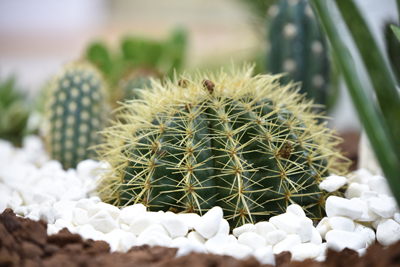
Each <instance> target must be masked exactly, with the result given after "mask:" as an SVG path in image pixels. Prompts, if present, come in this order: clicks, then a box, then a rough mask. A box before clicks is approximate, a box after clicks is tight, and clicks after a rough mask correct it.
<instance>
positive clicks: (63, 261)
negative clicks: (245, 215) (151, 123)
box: [0, 209, 400, 267]
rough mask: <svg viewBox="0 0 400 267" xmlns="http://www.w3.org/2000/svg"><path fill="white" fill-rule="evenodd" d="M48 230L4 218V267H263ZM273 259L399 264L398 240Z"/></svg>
mask: <svg viewBox="0 0 400 267" xmlns="http://www.w3.org/2000/svg"><path fill="white" fill-rule="evenodd" d="M46 227H47V225H46V223H45V222H44V221H38V222H36V221H32V220H30V219H24V218H21V217H17V216H16V215H15V214H14V213H13V211H12V210H11V209H6V210H5V211H4V212H3V213H2V214H0V266H26V267H28V266H29V267H30V266H57V267H58V266H60V267H64V266H65V267H69V266H71V267H72V266H88V267H90V266H96V267H98V266H104V267H108V266H110V267H116V266H154V267H161V266H168V267H172V266H178V267H180V266H193V267H206V266H207V267H217V266H221V267H222V266H226V267H228V266H229V267H231V266H237V267H239V266H241V267H253V266H254V267H256V266H261V265H260V263H259V262H258V261H257V260H256V259H255V258H249V259H248V260H237V259H235V258H233V257H230V256H220V255H211V254H196V253H192V254H190V255H188V256H183V257H179V258H175V253H176V251H177V249H174V248H165V247H157V246H156V247H149V246H147V245H143V246H139V247H133V248H132V249H131V250H129V251H128V252H127V253H118V252H114V253H109V250H110V247H109V245H108V244H107V243H106V242H104V241H93V240H91V239H89V240H86V241H84V240H83V239H82V238H81V236H80V235H78V234H71V233H70V232H69V231H68V230H67V229H63V230H61V231H60V232H59V233H58V234H56V235H51V236H48V235H47V233H46ZM275 258H276V266H282V267H283V266H298V267H303V266H310V267H319V266H326V267H331V266H351V267H361V266H368V267H372V266H385V267H390V266H400V242H398V243H397V244H395V245H392V246H390V247H388V248H383V247H382V246H381V245H379V244H375V245H372V246H370V247H369V248H368V249H367V253H366V255H364V256H363V257H361V258H360V257H359V256H358V253H357V252H355V251H353V250H350V249H345V250H343V251H342V252H335V251H332V250H328V253H327V258H326V261H325V262H316V261H313V260H305V261H303V262H291V261H290V253H289V252H282V253H280V254H279V255H275ZM264 266H269V265H264Z"/></svg>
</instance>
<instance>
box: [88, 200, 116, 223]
mask: <svg viewBox="0 0 400 267" xmlns="http://www.w3.org/2000/svg"><path fill="white" fill-rule="evenodd" d="M100 211H106V212H108V213H109V214H110V215H111V217H112V218H113V219H114V220H116V219H118V217H119V214H120V213H121V210H120V209H119V208H117V207H115V206H113V205H110V204H107V203H104V202H99V203H97V204H95V205H93V206H91V207H90V208H89V209H88V217H89V218H91V217H93V216H94V215H95V214H96V213H97V212H100Z"/></svg>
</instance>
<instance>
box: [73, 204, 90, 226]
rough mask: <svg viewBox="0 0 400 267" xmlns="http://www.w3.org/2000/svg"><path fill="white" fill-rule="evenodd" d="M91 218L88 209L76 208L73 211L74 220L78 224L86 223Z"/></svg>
mask: <svg viewBox="0 0 400 267" xmlns="http://www.w3.org/2000/svg"><path fill="white" fill-rule="evenodd" d="M88 219H89V217H88V212H87V210H84V209H81V208H75V209H74V210H73V211H72V222H73V223H74V224H75V225H76V226H79V225H84V224H85V223H86V221H87V220H88Z"/></svg>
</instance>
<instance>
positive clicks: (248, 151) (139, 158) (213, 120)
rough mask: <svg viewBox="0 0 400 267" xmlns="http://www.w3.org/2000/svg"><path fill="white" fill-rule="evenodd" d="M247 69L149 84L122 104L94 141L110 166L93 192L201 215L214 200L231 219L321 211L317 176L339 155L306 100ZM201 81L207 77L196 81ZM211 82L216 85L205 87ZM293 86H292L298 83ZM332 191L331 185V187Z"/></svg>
mask: <svg viewBox="0 0 400 267" xmlns="http://www.w3.org/2000/svg"><path fill="white" fill-rule="evenodd" d="M279 77H280V76H270V75H258V76H256V77H252V68H248V67H245V68H243V70H239V71H232V73H231V74H228V73H224V72H223V71H221V73H220V74H219V75H218V76H217V77H214V75H210V76H208V77H207V76H206V75H204V76H203V77H196V78H195V79H192V78H191V77H183V78H182V80H180V81H179V82H177V81H175V82H167V83H166V84H165V85H161V84H154V83H153V87H152V90H143V91H141V94H142V95H141V100H133V101H129V102H126V103H125V104H124V106H123V109H122V112H121V118H123V119H124V120H125V121H127V123H126V124H122V123H117V124H116V125H115V126H113V127H111V128H108V129H107V130H105V137H106V138H107V140H108V141H107V142H106V143H105V144H102V145H101V146H100V148H99V154H100V155H102V159H103V160H105V161H107V162H109V163H110V165H111V171H110V173H108V174H107V175H105V176H104V177H103V179H102V182H101V183H100V187H99V195H100V196H101V197H102V199H103V200H104V201H107V202H109V203H112V204H114V205H116V206H126V205H131V204H134V203H143V204H144V205H145V206H147V207H148V208H149V210H154V211H157V210H164V211H167V210H172V211H176V212H197V213H200V214H203V213H204V212H205V211H207V210H209V209H210V208H212V207H213V206H215V205H218V206H221V207H222V208H223V210H224V215H225V217H226V219H228V220H229V222H230V224H231V226H232V227H233V226H237V225H240V224H244V223H247V222H255V221H259V220H266V219H268V218H269V217H270V216H272V215H276V214H279V213H282V212H283V211H285V209H286V207H287V206H288V205H290V204H292V203H298V204H299V205H301V206H302V207H303V208H304V210H305V211H306V213H307V214H308V215H309V216H310V217H312V218H321V217H322V216H323V215H324V201H325V198H326V197H327V196H328V195H329V194H330V193H329V194H328V193H326V192H323V191H321V190H320V189H319V187H318V184H319V183H320V182H321V181H322V180H323V179H324V177H326V176H327V175H328V174H329V173H330V172H332V171H334V172H335V173H337V174H342V173H344V172H345V171H346V163H345V164H339V163H338V161H337V160H338V159H339V158H343V157H342V156H341V155H340V154H339V153H338V152H336V151H335V149H334V147H335V145H336V144H337V143H338V140H337V138H336V137H335V136H334V135H333V131H332V130H329V129H328V128H326V127H325V125H323V124H318V122H317V119H318V118H319V116H318V115H317V114H315V113H313V112H311V111H310V109H311V108H312V106H313V104H312V102H311V101H310V100H305V99H304V98H303V96H301V95H299V94H297V93H294V92H293V91H295V89H296V88H294V86H293V84H289V85H286V86H281V85H280V84H279V83H278V81H277V80H278V79H279ZM203 79H207V80H203ZM214 84H215V86H214ZM297 89H298V88H297ZM334 194H338V193H334Z"/></svg>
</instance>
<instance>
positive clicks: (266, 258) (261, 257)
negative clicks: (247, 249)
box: [253, 246, 275, 266]
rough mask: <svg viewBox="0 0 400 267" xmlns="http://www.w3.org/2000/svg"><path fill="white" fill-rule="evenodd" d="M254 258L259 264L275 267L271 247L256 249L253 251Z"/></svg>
mask: <svg viewBox="0 0 400 267" xmlns="http://www.w3.org/2000/svg"><path fill="white" fill-rule="evenodd" d="M253 256H254V258H256V259H257V260H258V261H259V262H260V264H262V265H264V264H270V265H272V266H275V255H274V253H273V252H272V246H266V247H263V248H258V249H256V250H255V251H254V254H253Z"/></svg>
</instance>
